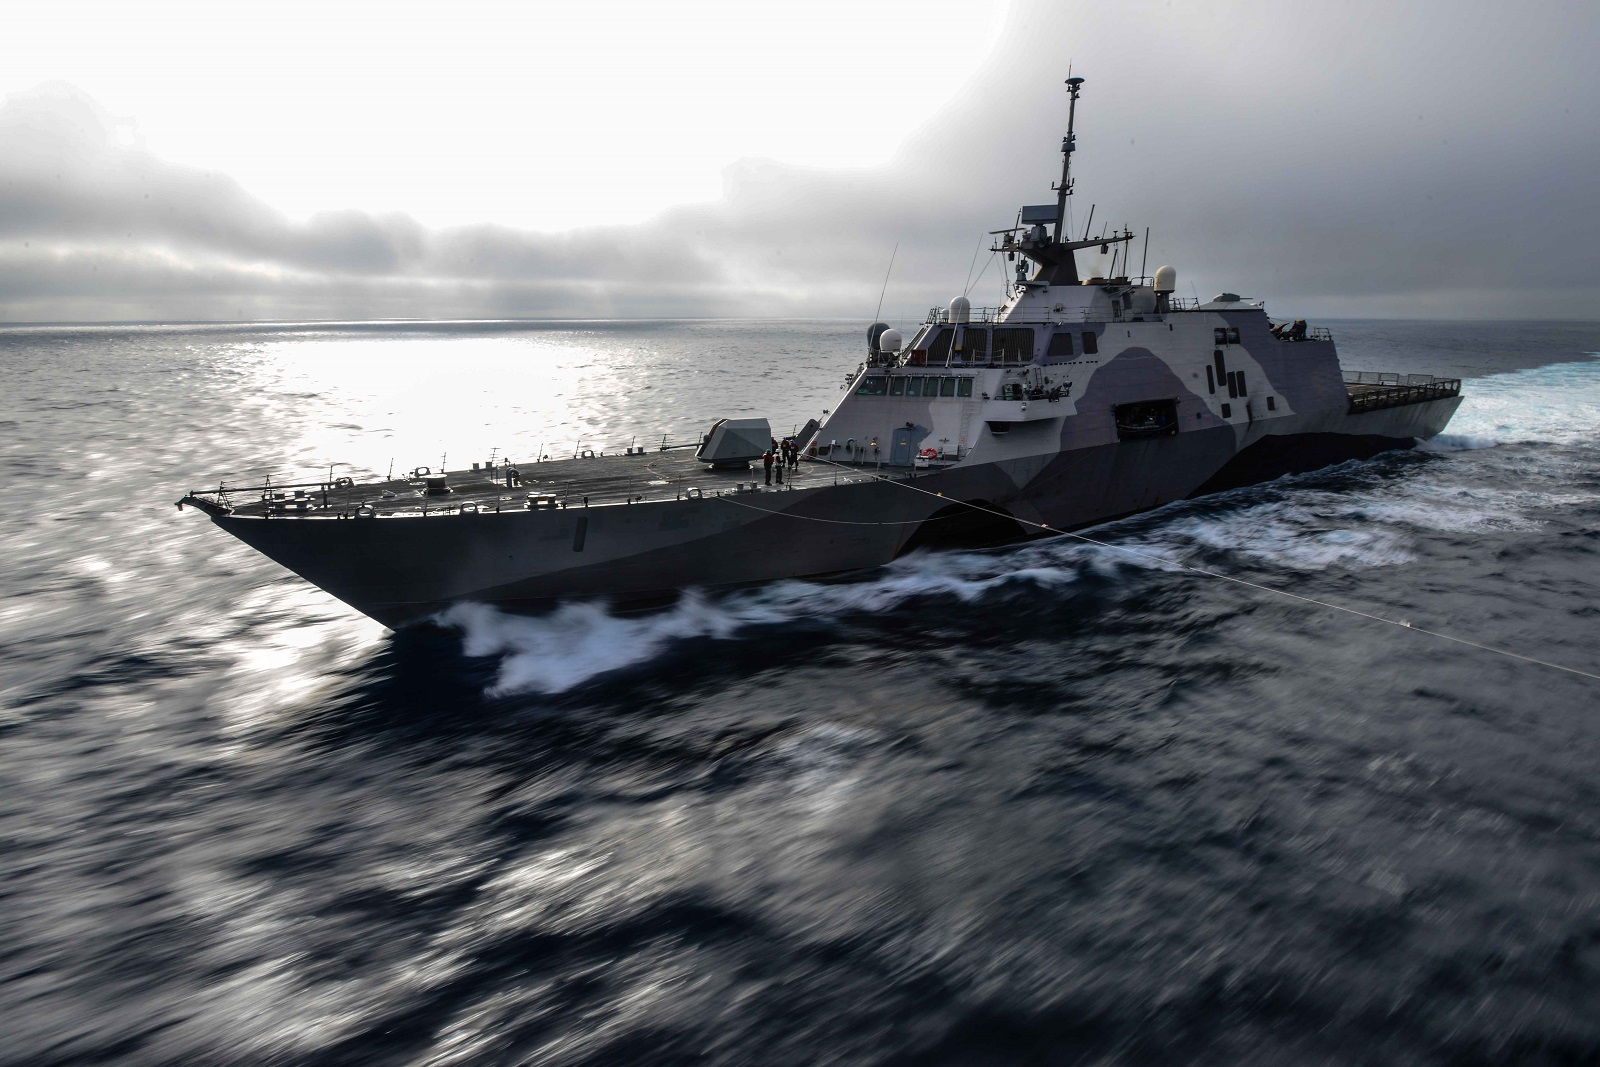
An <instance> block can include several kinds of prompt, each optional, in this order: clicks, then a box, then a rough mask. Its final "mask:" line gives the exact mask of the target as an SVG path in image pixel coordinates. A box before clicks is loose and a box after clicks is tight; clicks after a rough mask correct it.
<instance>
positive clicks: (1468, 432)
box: [1435, 352, 1600, 447]
mask: <svg viewBox="0 0 1600 1067" xmlns="http://www.w3.org/2000/svg"><path fill="white" fill-rule="evenodd" d="M1588 355H1589V356H1590V357H1591V358H1590V360H1589V361H1588V362H1575V363H1554V364H1551V365H1549V366H1546V367H1533V368H1530V369H1528V370H1517V371H1509V372H1507V373H1505V374H1490V375H1488V376H1486V377H1483V378H1474V379H1472V380H1470V381H1467V382H1463V383H1462V387H1461V392H1462V394H1463V397H1464V399H1463V400H1462V401H1461V407H1460V408H1459V409H1457V411H1456V414H1455V417H1454V418H1453V419H1451V420H1450V433H1449V434H1448V435H1441V436H1442V437H1449V438H1455V439H1465V440H1469V441H1470V440H1478V441H1503V442H1548V443H1554V444H1572V443H1579V442H1593V441H1595V440H1596V439H1597V438H1600V358H1596V357H1600V353H1593V352H1591V353H1588ZM1435 440H1438V438H1435ZM1469 447H1483V446H1481V445H1478V446H1469Z"/></svg>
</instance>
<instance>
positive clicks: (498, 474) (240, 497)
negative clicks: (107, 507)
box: [180, 449, 911, 518]
mask: <svg viewBox="0 0 1600 1067" xmlns="http://www.w3.org/2000/svg"><path fill="white" fill-rule="evenodd" d="M910 473H911V472H910V471H909V470H907V469H906V468H903V467H901V468H893V467H889V466H887V465H885V466H883V467H877V466H874V465H861V466H855V467H852V466H849V465H846V464H839V463H825V462H820V461H817V460H812V459H806V458H802V459H801V461H800V466H799V467H798V468H797V469H794V470H785V471H783V482H782V483H781V484H779V483H778V482H777V474H778V470H777V468H776V467H775V468H774V469H773V476H774V478H773V484H772V485H770V486H769V485H767V484H765V473H764V471H763V468H762V466H761V465H760V464H759V463H756V464H754V465H752V466H751V467H750V468H748V469H745V470H713V469H711V467H710V466H709V465H707V464H705V463H702V462H701V461H699V460H697V459H695V458H694V454H693V452H691V451H689V450H687V449H683V450H670V449H669V450H664V451H659V452H644V453H642V454H641V453H635V454H633V455H596V456H593V457H584V458H577V459H558V460H543V461H529V462H521V463H519V462H508V463H504V464H500V465H497V466H495V467H492V468H479V469H477V470H460V471H447V472H444V473H443V477H444V488H446V489H448V491H447V492H446V491H441V490H440V487H439V486H437V485H434V486H433V487H431V488H430V486H429V484H428V482H427V481H425V480H424V478H425V477H431V478H433V479H435V480H436V479H437V478H438V477H439V475H438V474H436V473H432V472H430V473H429V474H428V475H419V476H416V477H410V476H408V477H402V478H394V479H390V480H387V481H382V480H380V481H376V482H365V483H351V484H341V482H348V481H349V480H348V479H341V480H336V481H332V482H330V481H321V482H291V483H283V484H278V485H271V484H268V485H254V486H228V485H221V486H218V487H217V488H215V489H205V490H190V492H189V494H188V495H187V496H185V497H184V498H183V500H182V501H180V504H189V505H193V506H195V507H198V508H200V509H202V510H204V511H206V512H209V513H211V514H233V515H238V516H243V517H267V516H273V517H276V516H288V517H294V516H304V517H322V518H345V517H355V516H356V515H357V514H358V513H359V514H362V515H367V514H375V515H384V516H398V515H437V514H453V513H456V512H459V511H461V510H462V508H463V507H466V508H467V509H468V510H469V511H470V510H472V509H474V508H476V509H477V510H478V511H480V512H484V511H489V512H493V511H502V510H521V509H523V508H527V507H533V508H541V507H542V508H560V507H569V506H570V507H582V506H585V505H590V506H598V505H603V504H628V503H639V502H646V501H655V500H678V499H682V498H684V497H685V496H695V495H703V496H715V495H719V494H729V493H736V492H757V493H775V492H789V491H792V490H795V489H809V488H813V487H819V486H824V485H835V484H843V483H845V482H848V481H866V480H868V479H871V478H874V477H882V476H884V475H896V476H900V477H904V476H906V475H908V474H910ZM369 509H370V510H369Z"/></svg>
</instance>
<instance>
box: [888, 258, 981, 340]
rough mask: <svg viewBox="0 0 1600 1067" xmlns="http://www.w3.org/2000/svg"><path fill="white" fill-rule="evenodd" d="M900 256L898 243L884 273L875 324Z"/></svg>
mask: <svg viewBox="0 0 1600 1067" xmlns="http://www.w3.org/2000/svg"><path fill="white" fill-rule="evenodd" d="M899 254H900V242H899V241H896V242H895V243H894V251H893V252H890V253H889V269H888V270H886V271H884V272H883V289H882V290H881V291H880V292H879V293H878V310H877V311H876V312H875V313H874V314H873V316H872V321H873V322H877V321H878V316H879V315H882V314H883V297H884V294H885V293H887V292H888V291H889V275H891V274H893V273H894V257H895V256H897V255H899ZM969 273H970V272H969Z"/></svg>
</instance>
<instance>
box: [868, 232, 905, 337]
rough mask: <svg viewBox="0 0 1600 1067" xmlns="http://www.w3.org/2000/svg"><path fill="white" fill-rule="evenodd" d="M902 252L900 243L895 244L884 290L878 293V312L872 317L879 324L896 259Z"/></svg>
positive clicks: (885, 276)
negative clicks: (884, 297) (884, 295)
mask: <svg viewBox="0 0 1600 1067" xmlns="http://www.w3.org/2000/svg"><path fill="white" fill-rule="evenodd" d="M899 252H900V242H899V241H896V242H895V243H894V251H893V252H890V253H889V269H888V270H886V271H884V272H883V288H882V289H881V290H879V292H878V310H877V311H875V312H874V313H873V315H872V321H873V322H877V321H878V316H879V315H882V314H883V294H884V293H887V292H888V291H889V275H890V274H891V273H893V272H894V257H895V256H896V255H897V254H899Z"/></svg>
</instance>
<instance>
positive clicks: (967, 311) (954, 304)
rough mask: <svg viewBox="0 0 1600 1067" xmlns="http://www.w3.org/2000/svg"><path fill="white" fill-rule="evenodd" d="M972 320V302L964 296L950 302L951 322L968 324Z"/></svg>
mask: <svg viewBox="0 0 1600 1067" xmlns="http://www.w3.org/2000/svg"><path fill="white" fill-rule="evenodd" d="M970 318H972V301H970V300H968V299H967V298H966V297H964V296H958V297H956V298H955V299H954V300H952V301H950V321H951V322H966V321H967V320H968V319H970Z"/></svg>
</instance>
